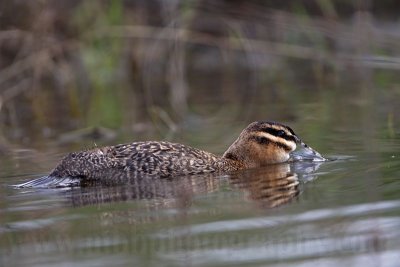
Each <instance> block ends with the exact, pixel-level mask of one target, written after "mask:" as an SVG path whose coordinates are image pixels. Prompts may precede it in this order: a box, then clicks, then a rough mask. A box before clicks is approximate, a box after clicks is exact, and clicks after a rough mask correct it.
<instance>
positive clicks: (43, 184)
mask: <svg viewBox="0 0 400 267" xmlns="http://www.w3.org/2000/svg"><path fill="white" fill-rule="evenodd" d="M79 185H80V180H79V179H77V178H71V177H62V178H60V177H54V176H51V175H46V176H42V177H39V178H36V179H33V180H30V181H28V182H25V183H22V184H16V185H13V187H15V188H61V187H73V186H79Z"/></svg>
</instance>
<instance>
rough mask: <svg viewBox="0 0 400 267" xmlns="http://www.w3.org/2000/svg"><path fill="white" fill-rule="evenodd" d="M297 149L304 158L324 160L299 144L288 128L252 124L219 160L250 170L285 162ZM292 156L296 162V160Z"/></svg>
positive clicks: (278, 125)
mask: <svg viewBox="0 0 400 267" xmlns="http://www.w3.org/2000/svg"><path fill="white" fill-rule="evenodd" d="M298 146H300V147H301V148H302V150H303V152H302V153H303V154H304V155H305V156H306V157H304V158H307V159H309V160H317V159H320V160H324V158H323V157H322V156H321V155H320V154H319V153H318V152H316V151H315V150H313V149H312V148H311V147H309V146H307V145H306V144H305V143H303V142H302V141H301V139H300V138H299V137H298V136H297V135H296V134H295V133H294V131H293V130H292V129H291V128H290V127H288V126H286V125H283V124H280V123H276V122H268V121H261V122H253V123H251V124H250V125H249V126H247V127H246V128H245V129H244V130H243V131H242V133H241V134H240V135H239V137H238V138H237V139H236V141H235V142H234V143H233V144H232V145H231V146H230V147H229V148H228V150H227V151H226V152H225V153H224V155H223V157H225V158H227V159H231V160H235V161H239V162H241V163H242V164H244V165H245V167H246V168H254V167H259V166H265V165H269V164H274V163H281V162H286V161H288V160H289V159H290V158H291V155H292V152H293V151H295V150H296V148H297V147H298ZM296 156H297V159H298V158H299V156H298V155H296Z"/></svg>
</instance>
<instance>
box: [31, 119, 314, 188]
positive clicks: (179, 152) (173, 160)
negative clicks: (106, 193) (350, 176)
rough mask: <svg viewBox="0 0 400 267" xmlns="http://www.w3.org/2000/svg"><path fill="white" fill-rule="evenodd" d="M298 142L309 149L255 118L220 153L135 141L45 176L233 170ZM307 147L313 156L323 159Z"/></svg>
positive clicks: (112, 177) (282, 153)
mask: <svg viewBox="0 0 400 267" xmlns="http://www.w3.org/2000/svg"><path fill="white" fill-rule="evenodd" d="M296 144H301V146H303V147H307V145H305V144H304V143H303V142H301V140H300V139H299V138H298V137H297V136H296V135H295V133H294V132H293V130H292V129H290V128H289V127H287V126H285V125H282V124H279V123H275V122H253V123H251V124H250V125H249V126H247V127H246V128H245V129H244V130H243V131H242V132H241V134H240V135H239V137H238V138H237V140H236V141H235V142H234V143H233V144H232V145H231V146H230V147H229V148H228V150H227V151H226V152H225V153H224V154H223V156H222V157H220V156H216V155H214V154H211V153H209V152H206V151H203V150H200V149H197V148H192V147H189V146H185V145H182V144H177V143H169V142H158V141H147V142H135V143H130V144H121V145H116V146H106V147H102V148H94V149H91V150H86V151H81V152H74V153H70V154H68V155H67V156H66V157H65V158H64V159H63V160H62V161H61V162H60V163H59V164H58V166H57V167H56V168H55V169H54V170H53V171H52V172H51V173H50V175H49V176H48V177H49V178H51V179H54V178H68V179H73V180H79V181H80V182H81V183H82V182H88V181H89V182H90V181H103V182H105V181H108V182H110V181H111V182H113V181H114V182H115V181H123V180H126V178H127V177H128V178H132V177H135V178H136V177H148V176H151V177H160V178H165V177H175V176H182V175H192V174H202V173H211V172H232V171H236V170H240V169H249V168H255V167H259V166H265V165H268V164H274V163H280V162H285V161H287V160H288V159H289V153H290V152H292V151H294V150H295V149H296ZM307 148H308V149H309V151H311V152H312V153H313V154H314V155H315V156H316V157H321V156H320V155H319V154H318V153H317V152H316V151H314V150H312V149H311V148H309V147H307ZM321 158H322V157H321ZM43 182H45V183H47V184H48V182H49V181H48V179H45V180H43ZM38 183H42V182H41V181H38ZM30 185H32V183H31V184H30Z"/></svg>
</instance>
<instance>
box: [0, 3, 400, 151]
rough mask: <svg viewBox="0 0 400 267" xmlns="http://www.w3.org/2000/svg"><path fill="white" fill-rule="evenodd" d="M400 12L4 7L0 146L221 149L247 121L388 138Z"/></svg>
mask: <svg viewBox="0 0 400 267" xmlns="http://www.w3.org/2000/svg"><path fill="white" fill-rule="evenodd" d="M399 8H400V3H399V2H397V1H388V0H387V1H377V0H375V1H372V0H370V1H368V0H365V1H362V0H359V1H347V0H339V1H330V0H315V1H308V0H302V1H257V0H253V1H241V0H235V1H233V0H231V1H228V0H226V1H222V0H218V1H211V0H186V1H178V0H171V1H162V0H124V1H122V0H114V1H112V0H109V1H105V0H104V1H82V0H41V1H25V0H13V1H1V2H0V151H1V150H3V151H5V150H7V148H8V147H10V146H14V145H19V146H28V147H42V146H45V145H47V144H49V143H50V141H51V142H53V143H52V144H54V142H55V144H57V145H60V144H70V143H76V142H78V143H82V142H85V141H83V140H90V141H87V142H88V144H89V145H90V144H93V140H97V141H96V142H100V143H114V142H116V141H118V140H121V141H122V140H124V141H125V140H140V139H167V140H175V141H182V139H183V141H188V142H189V143H191V144H200V145H201V144H206V143H207V144H209V145H211V150H214V151H218V152H220V151H223V148H225V147H226V146H227V144H229V143H230V142H231V141H232V137H233V136H236V135H237V133H238V132H239V131H240V130H241V129H242V128H243V127H244V126H245V125H247V124H248V123H250V122H251V121H253V120H276V121H281V122H284V123H288V124H289V125H291V126H293V128H295V129H296V130H297V129H298V130H297V131H299V132H300V133H301V136H302V137H303V139H307V138H308V139H312V138H313V139H314V142H316V143H317V146H318V145H319V146H320V147H322V150H323V151H324V150H328V149H332V147H329V145H327V142H324V136H326V135H327V134H328V133H329V132H331V131H335V132H336V133H337V134H336V135H335V138H336V139H337V140H336V143H335V144H336V148H337V144H340V142H341V140H342V139H346V138H347V135H346V134H347V133H348V132H349V131H352V132H353V133H354V132H355V133H360V135H363V136H375V135H379V136H384V137H388V138H393V137H395V136H396V134H398V132H397V133H396V129H399V128H398V126H399V123H400V118H399V103H400V101H399V100H400V83H399V82H400V76H399V70H400V57H399V54H400V30H399V29H400V27H399V23H400V22H399V14H400V13H399V11H400V9H399ZM304 136H305V137H304ZM352 136H357V134H353V135H352ZM228 137H229V138H228ZM114 139H117V140H114ZM347 141H348V140H347ZM364 143H365V146H366V147H372V148H371V149H373V146H371V143H370V142H364ZM11 144H12V145H11ZM324 144H325V145H324ZM331 144H332V143H331ZM339 147H340V146H339ZM343 150H345V146H343ZM336 151H339V152H340V149H337V150H336ZM0 154H1V153H0Z"/></svg>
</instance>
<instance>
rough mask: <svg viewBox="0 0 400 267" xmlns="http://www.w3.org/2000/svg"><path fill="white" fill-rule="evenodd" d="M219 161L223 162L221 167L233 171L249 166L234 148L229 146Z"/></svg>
mask: <svg viewBox="0 0 400 267" xmlns="http://www.w3.org/2000/svg"><path fill="white" fill-rule="evenodd" d="M221 162H222V164H223V168H224V169H225V170H227V171H235V170H241V169H247V168H249V167H248V166H247V165H246V163H245V160H244V159H243V158H242V157H240V156H239V154H237V153H235V151H234V150H232V149H231V148H229V149H228V150H227V151H226V152H225V153H224V154H223V155H222V158H221Z"/></svg>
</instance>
